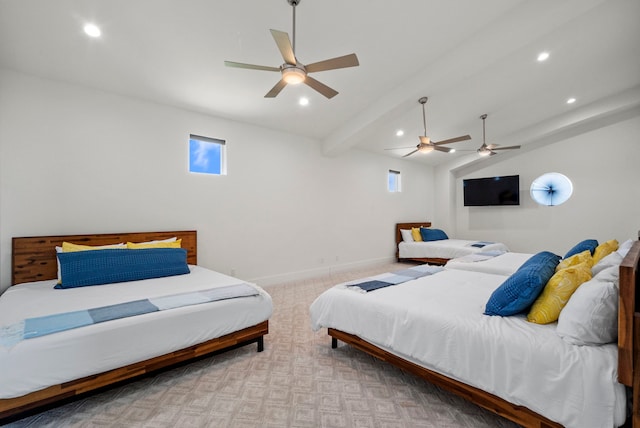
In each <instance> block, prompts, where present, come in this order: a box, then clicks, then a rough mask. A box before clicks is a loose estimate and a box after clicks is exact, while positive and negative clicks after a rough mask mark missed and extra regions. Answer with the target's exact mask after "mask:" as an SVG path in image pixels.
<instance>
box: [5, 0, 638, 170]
mask: <svg viewBox="0 0 640 428" xmlns="http://www.w3.org/2000/svg"><path fill="white" fill-rule="evenodd" d="M639 17H640V2H639V1H638V0H535V1H533V0H529V1H526V0H484V1H477V0H452V1H436V0H404V1H402V2H391V1H388V0H349V1H344V0H301V2H300V4H299V5H298V6H297V8H296V46H295V50H296V56H297V57H298V59H299V60H300V61H301V62H303V63H306V64H309V63H313V62H316V61H320V60H324V59H327V58H332V57H337V56H342V55H345V54H349V53H356V54H357V55H358V58H359V61H360V66H359V67H354V68H345V69H340V70H331V71H324V72H318V73H315V74H314V75H313V76H314V77H315V78H316V79H318V80H320V81H321V82H323V83H325V84H327V85H329V86H330V87H332V88H334V89H335V90H337V91H338V92H339V94H338V95H337V96H336V97H334V98H332V99H326V98H325V97H323V96H322V95H320V94H319V93H317V92H315V91H314V90H313V89H311V88H310V87H308V86H306V85H297V86H288V87H286V88H285V89H284V90H283V91H282V92H281V93H280V95H279V96H278V97H276V98H264V95H265V94H266V93H267V92H268V91H269V89H271V87H273V85H274V84H275V83H276V82H277V81H278V80H279V79H280V75H279V74H278V73H273V72H267V71H255V70H244V69H237V68H229V67H225V66H224V61H225V60H231V61H237V62H244V63H251V64H259V65H267V66H274V67H278V66H280V65H281V64H282V63H283V60H282V57H281V56H280V52H279V51H278V49H277V47H276V44H275V42H274V40H273V38H272V37H271V34H270V32H269V30H270V29H277V30H281V31H285V32H288V33H289V34H290V36H291V35H292V7H291V6H290V5H289V4H288V2H287V0H244V1H214V0H206V1H205V0H180V1H177V0H174V1H170V0H135V1H131V0H109V1H104V0H4V1H0V67H1V68H6V69H9V70H15V71H19V72H24V73H28V74H31V75H36V76H42V77H45V78H50V79H56V80H60V81H65V82H70V83H74V84H78V85H83V86H87V87H93V88H97V89H100V90H105V91H111V92H115V93H119V94H124V95H128V96H133V97H136V98H141V99H145V100H149V101H153V102H158V103H163V104H167V105H173V106H177V107H180V108H184V109H188V110H191V111H196V112H202V113H206V114H211V115H215V116H219V117H223V118H228V119H232V120H235V121H239V122H245V123H251V124H256V125H260V126H264V127H268V128H273V129H278V130H283V131H286V132H291V133H294V134H298V135H301V136H307V137H311V138H315V139H318V140H319V141H320V142H321V144H322V145H323V150H324V152H325V153H326V154H328V155H339V154H340V153H341V152H343V151H345V150H349V149H351V148H359V149H364V150H371V151H374V152H376V153H379V154H383V155H387V156H395V157H400V156H402V155H404V154H407V153H408V152H410V151H411V150H412V147H413V146H415V145H416V144H418V142H419V140H418V136H419V135H422V134H423V133H424V130H423V121H422V110H421V106H420V104H418V99H419V98H420V97H422V96H428V97H429V101H428V102H427V104H426V112H427V114H426V116H427V134H428V135H429V137H431V139H432V140H436V141H438V140H443V139H448V138H451V137H456V136H458V135H464V134H470V135H471V137H472V140H470V141H467V142H461V143H455V144H452V145H451V147H455V148H456V149H457V150H458V151H457V153H455V154H446V153H439V152H437V153H429V154H424V153H416V154H415V155H412V156H411V157H410V158H407V159H409V160H412V161H414V160H415V161H417V162H424V163H425V164H430V165H436V164H439V163H442V162H446V161H449V160H452V159H454V157H460V156H467V157H469V158H471V157H472V156H476V155H475V153H474V152H473V150H475V149H476V148H478V147H479V146H480V145H481V143H482V122H481V120H480V119H479V116H480V115H481V114H484V113H486V114H488V118H487V122H486V125H487V140H488V141H487V143H497V144H501V145H514V144H523V146H526V145H527V144H536V143H537V142H539V141H541V139H543V138H544V137H545V135H550V134H553V132H562V131H563V130H567V129H571V128H575V127H576V126H588V124H589V123H595V122H598V121H603V120H606V118H607V117H610V116H611V115H615V114H620V112H625V111H629V110H635V109H638V107H639V106H640V19H639ZM87 22H93V23H95V24H96V25H98V26H99V27H100V28H101V31H102V35H101V36H100V37H99V38H95V39H92V38H89V37H87V36H86V34H84V32H83V26H84V24H85V23H87ZM543 51H544V52H548V53H549V59H548V60H546V61H544V62H538V61H537V59H536V58H537V56H538V54H539V53H541V52H543ZM0 96H1V94H0ZM300 97H306V98H308V100H309V104H308V105H307V106H301V105H299V104H298V100H299V98H300ZM569 98H575V99H576V101H575V102H574V103H573V104H567V102H566V101H567V99H569ZM398 130H403V131H404V136H402V137H398V136H396V131H398ZM395 147H399V148H403V149H398V150H385V149H388V148H395ZM465 150H469V151H465Z"/></svg>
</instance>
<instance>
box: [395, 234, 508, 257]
mask: <svg viewBox="0 0 640 428" xmlns="http://www.w3.org/2000/svg"><path fill="white" fill-rule="evenodd" d="M477 242H478V241H469V240H465V239H442V240H440V241H428V242H404V241H403V242H400V243H399V244H398V256H399V257H400V258H401V259H422V258H438V259H454V258H456V257H462V256H466V255H467V254H473V253H479V252H481V251H509V248H507V246H506V245H504V244H503V243H500V242H494V243H492V244H488V245H485V246H484V247H482V248H478V247H472V246H471V245H472V244H475V243H477Z"/></svg>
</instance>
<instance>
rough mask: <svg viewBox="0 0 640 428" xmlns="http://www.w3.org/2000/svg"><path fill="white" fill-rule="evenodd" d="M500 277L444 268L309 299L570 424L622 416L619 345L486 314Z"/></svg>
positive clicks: (373, 334) (337, 319)
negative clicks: (581, 341)
mask: <svg viewBox="0 0 640 428" xmlns="http://www.w3.org/2000/svg"><path fill="white" fill-rule="evenodd" d="M505 278H506V277H505V276H502V275H493V274H487V273H479V272H472V271H462V270H446V269H445V270H443V271H442V272H439V273H436V274H434V275H431V276H428V277H424V278H419V279H417V280H413V281H409V282H406V283H403V284H400V285H396V286H390V287H387V288H382V289H379V290H376V291H372V292H369V293H366V294H363V293H358V292H355V291H353V290H352V289H348V288H346V287H345V285H338V286H335V287H333V288H331V289H329V290H327V291H326V292H324V293H323V294H322V295H320V296H319V297H318V298H317V299H316V300H315V301H314V302H313V304H312V305H311V308H310V311H311V324H312V328H313V329H314V330H318V329H320V328H325V327H328V328H335V329H338V330H341V331H344V332H347V333H351V334H354V335H356V336H359V337H360V338H362V339H364V340H366V341H368V342H370V343H372V344H374V345H376V346H379V347H381V348H383V349H386V350H388V351H390V352H392V353H394V354H396V355H398V356H400V357H402V358H404V359H407V360H410V361H413V362H415V363H416V364H419V365H421V366H423V367H426V368H428V369H430V370H434V371H436V372H439V373H441V374H444V375H446V376H448V377H451V378H454V379H457V380H459V381H462V382H464V383H466V384H468V385H472V386H475V387H477V388H480V389H482V390H484V391H487V392H490V393H492V394H494V395H497V396H499V397H501V398H503V399H505V400H507V401H509V402H511V403H513V404H518V405H523V406H525V407H527V408H529V409H531V410H533V411H535V412H537V413H539V414H541V415H543V416H545V417H547V418H549V419H551V420H554V421H557V422H558V423H560V424H563V425H565V426H567V427H576V428H578V427H579V428H584V427H612V426H618V425H621V424H622V423H623V422H624V417H625V402H626V401H625V389H624V386H623V385H621V384H618V383H617V382H616V378H617V346H616V345H615V344H610V345H604V346H575V345H570V344H568V343H566V342H564V341H563V340H562V339H561V338H560V337H559V336H558V335H557V334H556V333H555V328H556V324H549V325H537V324H532V323H529V322H527V321H526V320H525V318H524V317H523V316H513V317H504V318H503V317H497V316H486V315H483V311H484V306H485V303H486V301H487V300H488V298H489V296H490V295H491V293H492V292H493V290H494V289H495V288H496V287H498V286H499V285H500V284H501V283H502V282H503V281H504V280H505ZM352 283H353V282H352Z"/></svg>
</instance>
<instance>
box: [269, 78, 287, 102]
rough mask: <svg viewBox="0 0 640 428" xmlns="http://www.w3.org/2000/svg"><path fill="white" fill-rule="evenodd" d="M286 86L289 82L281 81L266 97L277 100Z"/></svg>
mask: <svg viewBox="0 0 640 428" xmlns="http://www.w3.org/2000/svg"><path fill="white" fill-rule="evenodd" d="M285 86H287V82H285V81H284V79H280V81H279V82H278V83H276V85H275V86H274V87H273V88H271V90H270V91H269V92H267V95H265V96H264V97H265V98H275V97H276V96H277V95H278V94H279V93H280V91H282V89H284V87H285Z"/></svg>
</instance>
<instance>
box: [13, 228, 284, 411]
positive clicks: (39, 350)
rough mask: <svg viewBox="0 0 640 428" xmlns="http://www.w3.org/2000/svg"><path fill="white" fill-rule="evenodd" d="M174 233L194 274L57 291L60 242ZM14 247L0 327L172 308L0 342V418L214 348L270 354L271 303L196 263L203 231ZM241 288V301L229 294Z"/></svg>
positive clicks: (30, 240)
mask: <svg viewBox="0 0 640 428" xmlns="http://www.w3.org/2000/svg"><path fill="white" fill-rule="evenodd" d="M172 237H175V238H177V239H181V247H182V248H183V249H185V250H186V263H188V271H190V272H188V271H187V272H188V274H184V275H176V276H171V277H162V278H156V279H145V280H137V281H128V282H121V283H112V284H104V285H100V286H91V287H86V286H85V287H78V288H70V289H63V290H56V289H54V288H53V287H54V286H55V285H56V283H57V282H58V269H59V267H58V261H57V258H56V251H55V250H54V248H55V247H56V246H60V245H61V244H62V243H63V242H71V243H74V244H82V245H89V246H102V245H111V244H120V243H126V242H149V241H158V240H165V239H168V238H172ZM12 250H13V251H12V270H13V272H12V285H13V286H12V287H10V288H9V289H8V290H7V291H6V292H5V293H4V294H3V295H2V296H0V327H2V326H5V327H6V326H9V325H21V323H22V322H23V320H37V319H39V318H38V317H40V316H43V315H45V316H48V315H47V314H62V315H67V314H75V313H81V312H83V311H81V310H80V309H85V308H98V309H100V308H113V307H116V306H117V305H124V306H126V305H129V304H130V303H131V302H144V301H147V299H148V301H151V302H154V304H156V306H158V307H160V304H159V303H158V302H165V308H161V309H160V310H158V311H155V312H149V313H145V312H143V311H140V312H139V314H134V315H136V316H127V317H126V318H121V319H113V320H109V321H108V322H99V323H96V324H92V325H85V326H82V327H80V328H72V329H69V330H63V331H59V332H56V333H54V334H47V335H43V336H40V337H34V338H29V339H26V338H25V339H24V340H21V341H19V342H17V343H16V344H12V345H10V346H0V366H2V367H3V370H2V371H1V372H0V422H2V421H9V420H13V419H16V418H18V417H21V416H22V415H24V414H25V413H26V412H33V411H37V410H38V409H39V408H41V407H42V406H45V405H49V404H51V403H55V402H57V401H59V400H64V399H68V398H72V397H74V396H77V395H79V394H83V393H86V392H88V391H92V390H95V389H98V388H102V387H105V386H108V385H112V384H115V383H118V382H121V381H124V380H128V379H131V378H135V377H138V376H142V375H145V374H148V373H151V372H153V371H156V370H158V369H161V368H164V367H167V366H170V365H174V364H177V363H182V362H186V361H189V360H192V359H196V358H199V357H202V356H204V355H207V354H211V353H213V352H217V351H222V350H226V349H230V348H234V347H237V346H242V345H246V344H250V343H257V347H258V352H261V351H262V350H263V348H264V335H266V334H267V333H268V331H269V321H268V320H269V317H270V315H271V312H272V301H271V297H270V296H269V295H268V294H267V293H266V292H265V291H264V290H262V289H261V288H260V287H257V286H255V285H253V284H247V283H243V282H242V281H241V280H238V279H236V278H233V277H230V276H227V275H224V274H221V273H218V272H215V271H211V270H208V269H205V268H203V267H200V266H197V233H196V231H168V232H148V233H120V234H98V235H66V236H39V237H25V238H13V242H12ZM116 251H117V250H116ZM148 251H155V250H148ZM160 251H163V250H160ZM177 251H178V252H180V251H182V250H177ZM86 253H96V254H97V253H98V252H96V251H88V252H86ZM181 254H183V255H184V251H182V253H181ZM238 287H241V288H242V289H243V290H244V291H245V292H246V294H245V295H244V297H242V296H241V295H236V294H233V293H235V291H233V293H232V294H229V293H231V290H236V289H237V288H238ZM207 293H209V294H207ZM211 293H214V294H211ZM215 293H217V294H215ZM220 293H222V294H220ZM225 293H227V294H225ZM205 294H206V295H207V296H214V295H217V297H215V298H210V299H209V298H206V299H205V298H204V297H202V296H203V295H205ZM194 296H198V297H197V298H196V297H194ZM193 299H196V300H197V299H199V300H197V301H194V300H193ZM207 299H208V300H207ZM25 301H26V302H29V304H25V303H24V302H25ZM177 302H179V303H177ZM103 313H104V311H103ZM53 316H55V315H53ZM44 319H47V318H44ZM16 321H18V322H16ZM25 337H26V336H25ZM141 338H144V341H143V342H142V343H144V346H140V343H141ZM7 368H8V369H7Z"/></svg>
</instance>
